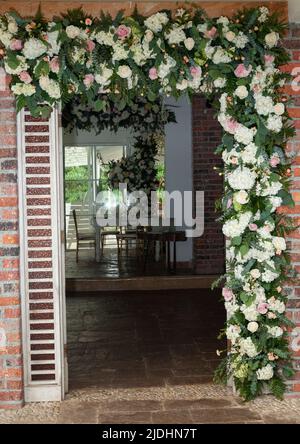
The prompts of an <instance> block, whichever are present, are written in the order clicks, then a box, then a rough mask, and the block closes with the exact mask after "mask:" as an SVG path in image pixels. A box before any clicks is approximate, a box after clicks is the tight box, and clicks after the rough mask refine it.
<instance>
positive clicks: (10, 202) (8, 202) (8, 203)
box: [0, 197, 18, 207]
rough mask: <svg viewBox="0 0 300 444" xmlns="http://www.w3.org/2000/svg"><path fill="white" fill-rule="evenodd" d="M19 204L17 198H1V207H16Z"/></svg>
mask: <svg viewBox="0 0 300 444" xmlns="http://www.w3.org/2000/svg"><path fill="white" fill-rule="evenodd" d="M17 203H18V200H17V198H16V197H0V207H16V206H17Z"/></svg>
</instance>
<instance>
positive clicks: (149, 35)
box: [144, 29, 154, 43]
mask: <svg viewBox="0 0 300 444" xmlns="http://www.w3.org/2000/svg"><path fill="white" fill-rule="evenodd" d="M153 37H154V34H153V32H152V31H151V29H146V31H145V35H144V40H145V41H146V42H147V43H150V42H151V41H152V40H153Z"/></svg>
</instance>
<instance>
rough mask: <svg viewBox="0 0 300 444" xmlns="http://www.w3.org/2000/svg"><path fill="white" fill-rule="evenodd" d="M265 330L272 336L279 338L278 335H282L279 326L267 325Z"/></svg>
mask: <svg viewBox="0 0 300 444" xmlns="http://www.w3.org/2000/svg"><path fill="white" fill-rule="evenodd" d="M267 330H268V333H269V335H270V336H273V338H280V336H282V335H283V330H282V328H281V327H276V326H275V327H269V326H268V325H267Z"/></svg>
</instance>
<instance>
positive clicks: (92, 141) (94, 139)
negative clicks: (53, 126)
mask: <svg viewBox="0 0 300 444" xmlns="http://www.w3.org/2000/svg"><path fill="white" fill-rule="evenodd" d="M132 141H133V137H132V134H131V133H130V131H129V130H126V129H124V128H122V129H119V131H118V132H116V133H114V132H113V131H109V130H105V131H102V132H101V133H100V134H98V135H96V133H95V132H93V131H91V132H89V131H82V130H80V131H79V130H78V131H76V130H74V131H72V133H71V134H70V133H68V132H66V131H65V132H64V140H63V143H64V145H67V146H72V145H79V146H80V145H101V144H103V145H106V144H110V145H128V146H130V145H131V144H132Z"/></svg>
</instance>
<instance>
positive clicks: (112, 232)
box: [100, 227, 120, 254]
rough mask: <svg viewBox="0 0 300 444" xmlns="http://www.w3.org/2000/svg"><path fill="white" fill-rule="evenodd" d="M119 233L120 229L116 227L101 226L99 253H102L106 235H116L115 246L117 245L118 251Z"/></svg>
mask: <svg viewBox="0 0 300 444" xmlns="http://www.w3.org/2000/svg"><path fill="white" fill-rule="evenodd" d="M119 234H120V230H119V229H118V227H108V228H103V229H102V230H101V234H100V241H101V253H102V254H103V250H104V245H105V242H106V238H107V236H115V237H116V241H117V247H118V251H119V239H118V235H119Z"/></svg>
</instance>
